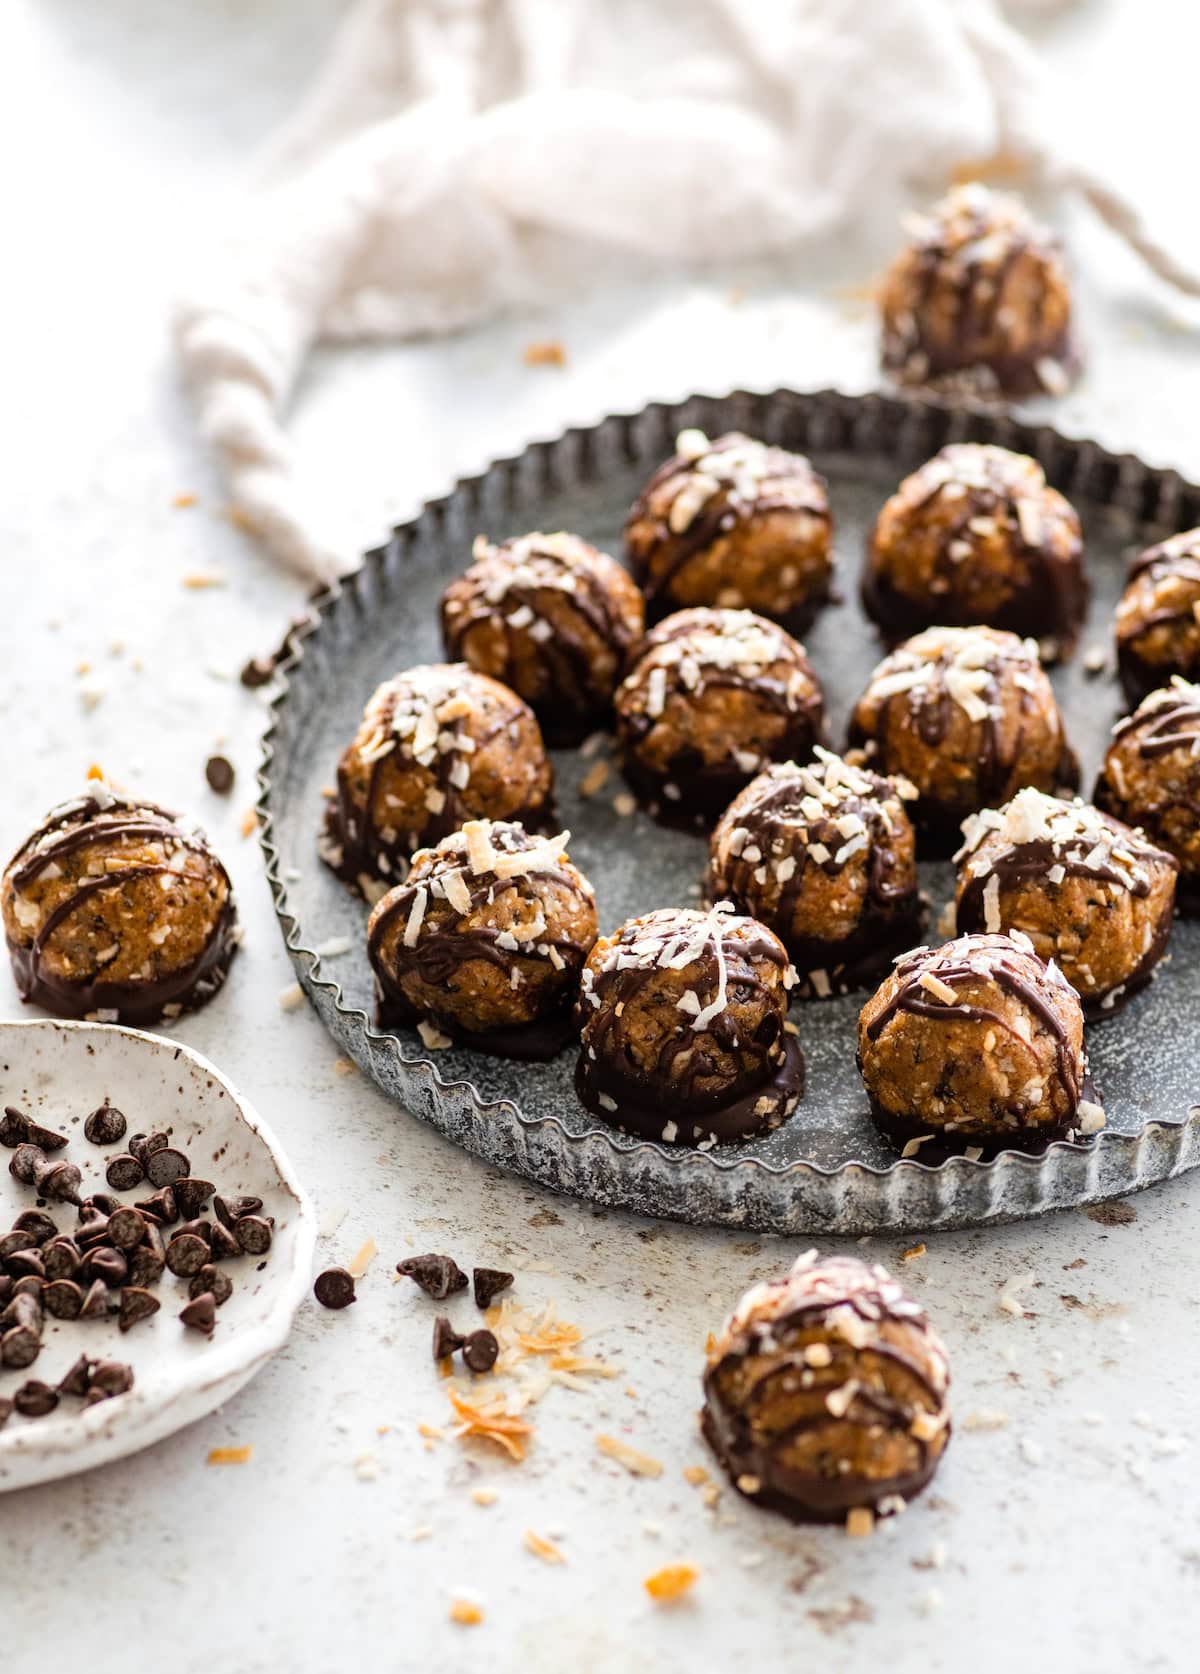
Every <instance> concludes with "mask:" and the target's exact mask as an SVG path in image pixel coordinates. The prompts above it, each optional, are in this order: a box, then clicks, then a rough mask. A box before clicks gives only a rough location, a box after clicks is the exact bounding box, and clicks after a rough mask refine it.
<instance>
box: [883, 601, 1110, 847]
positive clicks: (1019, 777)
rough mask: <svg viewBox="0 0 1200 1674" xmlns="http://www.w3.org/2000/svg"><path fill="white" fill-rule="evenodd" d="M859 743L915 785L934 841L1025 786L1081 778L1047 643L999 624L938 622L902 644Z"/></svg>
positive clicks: (1054, 785) (917, 810)
mask: <svg viewBox="0 0 1200 1674" xmlns="http://www.w3.org/2000/svg"><path fill="white" fill-rule="evenodd" d="M850 743H851V745H852V746H853V747H854V748H855V749H856V750H861V752H862V759H863V761H864V762H865V763H866V765H867V766H869V767H871V768H874V769H875V771H876V772H879V773H883V774H886V775H888V776H889V777H892V778H895V777H896V776H897V775H899V776H900V777H901V778H903V779H907V780H908V781H910V783H911V784H912V785H913V786H914V787H915V789H916V793H917V796H916V802H915V805H914V808H913V814H914V818H915V821H916V823H917V825H918V826H920V827H922V828H923V830H924V831H925V832H926V833H928V835H929V838H930V841H931V843H932V844H934V845H943V844H946V843H947V840H949V841H950V842H953V840H954V839H955V838H956V837H957V835H958V830H959V827H960V826H961V823H962V821H963V820H964V819H966V817H967V815H968V814H974V813H977V812H978V811H979V809H980V808H991V807H996V806H998V805H999V804H1000V803H1002V802H1007V801H1008V799H1009V798H1010V797H1011V796H1015V795H1016V793H1017V791H1019V790H1020V789H1021V788H1022V787H1023V786H1025V785H1033V786H1034V787H1035V788H1036V789H1037V790H1047V791H1052V790H1056V789H1064V790H1075V789H1076V788H1077V787H1078V784H1079V763H1078V761H1077V760H1076V758H1075V755H1074V752H1073V751H1072V750H1071V749H1070V748H1069V747H1068V745H1067V742H1066V738H1065V736H1064V733H1063V723H1062V717H1061V715H1060V714H1059V712H1058V704H1057V703H1056V702H1055V699H1054V691H1053V688H1052V687H1051V685H1050V682H1049V680H1048V679H1047V678H1046V674H1045V671H1044V670H1043V668H1042V666H1041V663H1040V662H1039V661H1038V653H1037V646H1036V645H1035V644H1034V643H1033V641H1032V640H1031V639H1024V640H1023V639H1019V638H1018V637H1017V635H1016V634H1010V633H1002V632H1000V631H999V630H997V629H994V628H928V629H926V631H925V632H924V633H922V634H917V635H916V636H915V638H913V639H910V640H906V641H905V643H904V644H903V645H899V646H897V647H896V649H895V650H894V651H893V652H892V653H891V655H890V656H888V657H885V658H884V660H883V661H882V662H881V663H880V664H879V666H878V668H877V669H876V670H875V672H874V674H872V676H871V679H870V681H869V683H868V685H867V689H866V691H865V692H864V693H863V695H862V697H860V698H859V700H858V703H857V704H856V705H855V708H854V713H853V715H852V717H851V721H850ZM852 759H857V757H855V758H852Z"/></svg>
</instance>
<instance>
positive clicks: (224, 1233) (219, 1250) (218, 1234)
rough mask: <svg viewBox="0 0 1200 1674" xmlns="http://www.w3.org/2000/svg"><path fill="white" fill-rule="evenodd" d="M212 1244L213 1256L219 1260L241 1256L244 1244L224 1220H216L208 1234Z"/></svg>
mask: <svg viewBox="0 0 1200 1674" xmlns="http://www.w3.org/2000/svg"><path fill="white" fill-rule="evenodd" d="M208 1241H209V1243H210V1245H211V1246H212V1253H213V1256H214V1257H215V1258H216V1259H217V1260H218V1261H220V1260H227V1259H228V1258H229V1257H230V1256H240V1255H241V1253H242V1246H241V1245H240V1244H239V1243H238V1241H237V1239H236V1238H235V1237H234V1236H233V1233H232V1232H230V1230H229V1228H228V1227H227V1226H226V1225H225V1223H224V1221H214V1222H213V1228H212V1231H211V1232H210V1233H209V1235H208Z"/></svg>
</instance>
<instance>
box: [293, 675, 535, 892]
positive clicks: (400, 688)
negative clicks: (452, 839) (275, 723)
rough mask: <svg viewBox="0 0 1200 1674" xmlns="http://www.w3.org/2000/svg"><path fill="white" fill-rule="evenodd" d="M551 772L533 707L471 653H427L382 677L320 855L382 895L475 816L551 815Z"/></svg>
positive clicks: (330, 811) (343, 769)
mask: <svg viewBox="0 0 1200 1674" xmlns="http://www.w3.org/2000/svg"><path fill="white" fill-rule="evenodd" d="M553 783H554V774H553V769H552V768H551V766H550V761H549V758H548V757H547V755H546V746H545V745H544V743H543V742H542V734H541V731H540V729H539V727H538V724H537V721H536V720H535V719H534V716H533V711H532V710H531V709H530V708H529V705H528V704H527V703H524V702H523V701H522V700H521V699H520V698H519V697H518V696H517V695H516V693H515V692H510V691H509V689H508V687H507V686H502V685H501V684H500V682H499V681H498V680H492V679H490V678H489V677H488V676H487V675H486V674H476V672H475V671H474V669H471V668H468V667H467V665H466V664H465V663H423V664H420V665H418V667H416V668H410V669H408V670H406V671H405V673H403V674H398V675H396V676H395V677H394V679H391V680H387V681H385V682H384V683H383V685H382V686H380V687H378V689H377V690H376V691H375V693H374V694H373V696H372V697H371V700H370V702H369V703H368V704H367V707H366V709H365V710H364V711H363V718H362V721H361V722H360V724H359V728H358V731H357V732H356V733H355V735H354V737H353V739H352V740H351V741H350V743H349V745H348V746H347V747H346V749H345V751H344V752H343V754H342V758H341V760H340V761H339V763H338V770H337V794H336V796H335V797H334V798H333V799H332V800H331V802H330V804H329V806H328V807H327V809H326V814H325V829H324V832H323V833H322V838H321V842H320V854H321V858H322V859H323V860H324V861H325V862H326V864H327V865H329V866H330V867H332V869H333V870H334V871H335V872H336V873H337V875H338V876H339V877H340V878H341V879H342V881H343V883H346V884H348V885H349V886H350V887H351V888H352V889H354V890H356V891H357V893H358V894H360V895H362V896H363V897H364V898H365V899H366V900H368V901H370V902H372V903H374V902H375V901H378V900H379V899H380V897H381V896H382V895H384V894H386V892H387V891H388V890H389V889H390V888H391V887H392V886H393V885H394V884H397V883H401V882H403V880H404V878H405V877H406V876H407V873H408V864H409V860H410V858H411V857H412V855H413V854H414V853H415V852H416V850H417V849H419V848H423V847H428V846H429V845H430V844H432V843H437V842H440V841H441V839H442V838H443V837H446V836H448V835H449V834H450V833H451V832H452V831H457V830H458V829H459V827H460V826H462V825H463V824H465V823H466V821H467V820H471V819H497V820H519V821H521V822H522V823H523V824H524V825H526V826H532V827H535V828H536V827H537V826H539V825H542V824H544V823H545V821H546V819H547V818H548V816H549V812H550V806H551V792H552V789H553Z"/></svg>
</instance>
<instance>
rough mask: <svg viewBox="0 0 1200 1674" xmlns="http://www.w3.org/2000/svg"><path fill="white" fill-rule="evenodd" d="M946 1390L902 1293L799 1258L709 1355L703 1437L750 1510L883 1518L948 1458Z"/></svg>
mask: <svg viewBox="0 0 1200 1674" xmlns="http://www.w3.org/2000/svg"><path fill="white" fill-rule="evenodd" d="M949 1388H950V1363H949V1359H948V1358H947V1355H946V1349H945V1346H944V1344H943V1343H942V1339H941V1338H940V1336H939V1335H938V1333H937V1331H936V1330H935V1329H934V1327H933V1326H932V1325H931V1324H930V1323H929V1320H928V1318H927V1316H926V1313H925V1310H924V1309H923V1308H922V1307H921V1304H920V1303H919V1302H917V1301H914V1299H913V1298H912V1297H911V1296H910V1295H909V1294H908V1292H907V1291H906V1290H905V1289H904V1287H903V1286H902V1285H900V1284H899V1283H897V1281H896V1280H895V1279H893V1278H892V1277H891V1275H890V1274H889V1273H888V1272H887V1271H886V1270H885V1269H884V1268H882V1267H878V1266H876V1265H874V1264H868V1263H867V1262H865V1261H859V1260H858V1259H857V1258H856V1257H855V1256H827V1257H826V1258H825V1259H824V1260H821V1259H820V1258H819V1257H818V1255H817V1252H816V1251H815V1250H809V1251H808V1252H807V1254H805V1255H802V1256H800V1257H798V1258H797V1260H796V1262H795V1263H794V1265H793V1266H792V1268H791V1271H790V1272H789V1273H787V1274H786V1275H785V1276H784V1277H783V1278H779V1279H771V1280H769V1281H767V1282H765V1283H762V1284H757V1285H753V1286H752V1287H751V1288H750V1289H749V1290H748V1291H747V1292H746V1294H745V1295H744V1296H743V1297H742V1299H741V1301H740V1302H739V1303H738V1305H737V1307H736V1308H735V1309H734V1311H733V1313H732V1315H731V1316H730V1318H729V1319H728V1320H727V1321H726V1323H725V1325H724V1326H723V1328H722V1330H721V1332H720V1333H719V1335H718V1336H717V1338H716V1340H715V1341H714V1342H713V1344H712V1346H711V1347H710V1349H709V1353H708V1363H707V1366H706V1367H705V1372H704V1409H703V1413H702V1415H701V1427H702V1429H703V1431H704V1437H705V1440H706V1441H707V1442H708V1444H709V1446H710V1447H711V1448H712V1450H713V1452H714V1453H715V1454H716V1456H717V1458H718V1459H719V1460H720V1461H721V1464H722V1465H723V1466H724V1467H725V1469H726V1471H727V1472H728V1473H729V1476H730V1478H731V1480H732V1481H733V1484H734V1486H735V1488H737V1490H738V1492H739V1493H741V1494H744V1495H745V1496H746V1498H747V1499H750V1500H753V1501H754V1502H755V1504H756V1505H762V1506H768V1507H769V1508H770V1509H771V1510H772V1511H779V1512H782V1513H783V1515H784V1516H785V1517H791V1518H792V1519H793V1520H795V1521H797V1522H818V1523H833V1522H841V1520H842V1519H843V1518H844V1517H846V1516H847V1514H848V1513H854V1512H857V1513H858V1515H859V1516H860V1517H862V1516H863V1515H864V1514H870V1513H875V1514H877V1515H883V1516H886V1515H888V1514H889V1513H891V1512H897V1511H902V1510H903V1509H904V1506H905V1504H906V1503H907V1501H908V1500H910V1499H911V1498H912V1497H913V1495H914V1494H919V1493H920V1491H921V1489H922V1488H924V1487H925V1486H926V1484H927V1483H928V1482H929V1480H930V1478H931V1477H932V1476H933V1473H934V1471H935V1470H936V1469H937V1467H938V1464H939V1462H940V1460H941V1457H942V1454H943V1453H944V1452H945V1451H946V1445H947V1443H948V1442H949V1440H950V1409H949V1404H948V1394H949ZM870 1522H871V1518H870V1515H866V1517H865V1523H864V1527H867V1528H869V1527H870ZM851 1527H854V1523H853V1522H852V1523H851Z"/></svg>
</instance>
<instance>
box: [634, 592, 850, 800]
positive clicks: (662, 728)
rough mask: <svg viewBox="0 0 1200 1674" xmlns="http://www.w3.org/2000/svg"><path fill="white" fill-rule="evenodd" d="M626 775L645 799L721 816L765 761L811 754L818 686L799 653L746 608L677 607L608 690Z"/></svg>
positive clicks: (819, 724)
mask: <svg viewBox="0 0 1200 1674" xmlns="http://www.w3.org/2000/svg"><path fill="white" fill-rule="evenodd" d="M616 709H617V738H618V741H619V743H620V747H621V754H622V761H623V766H624V770H625V776H626V778H627V779H628V780H629V781H630V783H631V784H632V785H633V787H634V789H635V790H636V791H637V792H638V793H639V795H641V796H642V797H643V798H644V799H645V800H647V801H650V802H660V801H661V802H663V803H664V804H665V806H666V807H667V808H668V809H670V808H672V807H673V808H675V809H676V810H678V811H679V812H680V813H684V814H715V813H718V812H720V810H721V809H723V808H724V807H725V805H726V803H727V802H728V801H729V799H730V797H732V796H733V795H734V794H735V793H736V792H737V791H739V790H740V789H741V787H742V786H743V785H744V784H746V783H747V781H748V780H750V779H752V778H753V777H754V775H755V774H756V773H758V772H759V771H760V770H761V769H762V768H763V767H765V766H766V765H767V763H768V762H770V761H786V760H788V759H790V758H795V759H796V760H798V761H805V760H807V759H808V757H809V756H810V755H811V754H812V751H813V746H814V745H815V744H817V743H818V742H819V741H820V739H821V737H822V734H823V729H824V703H823V699H822V696H821V687H820V685H819V683H818V681H817V677H816V675H815V674H814V673H813V670H812V665H811V664H810V662H809V660H808V658H807V656H806V655H805V653H804V648H803V646H801V645H799V644H797V642H796V641H795V640H794V639H793V638H792V637H791V635H790V634H787V633H785V632H784V630H783V629H782V628H780V627H777V626H776V625H775V624H774V623H773V622H766V621H764V620H763V618H762V617H761V616H755V615H754V614H753V613H752V612H751V611H748V610H681V611H679V612H677V613H676V615H674V616H668V617H667V618H666V620H665V621H663V622H660V623H659V625H658V627H657V628H655V629H653V630H652V631H651V632H650V633H648V634H647V635H646V637H645V639H644V640H643V641H642V644H641V648H640V650H639V652H638V657H637V661H636V662H635V663H634V665H633V668H632V669H631V670H630V672H629V674H628V675H627V676H626V677H625V679H624V680H623V681H622V682H621V684H620V686H618V688H617V696H616Z"/></svg>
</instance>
